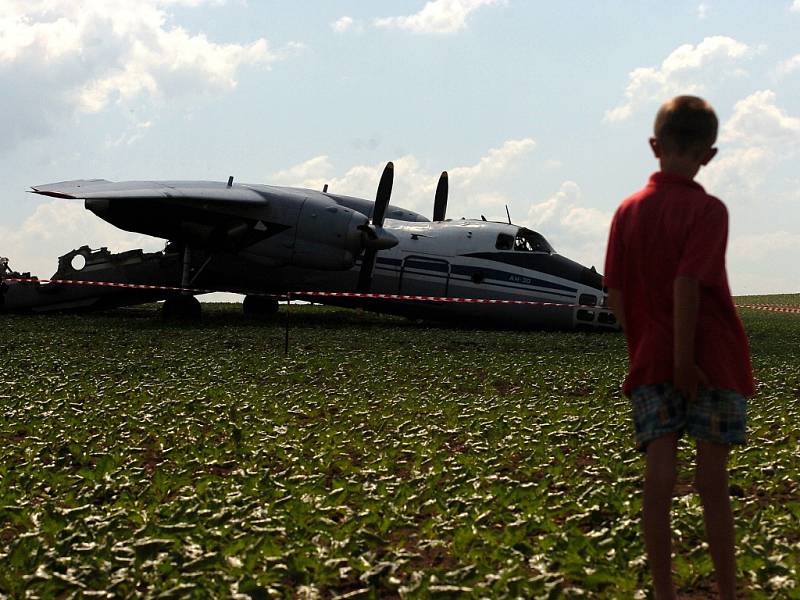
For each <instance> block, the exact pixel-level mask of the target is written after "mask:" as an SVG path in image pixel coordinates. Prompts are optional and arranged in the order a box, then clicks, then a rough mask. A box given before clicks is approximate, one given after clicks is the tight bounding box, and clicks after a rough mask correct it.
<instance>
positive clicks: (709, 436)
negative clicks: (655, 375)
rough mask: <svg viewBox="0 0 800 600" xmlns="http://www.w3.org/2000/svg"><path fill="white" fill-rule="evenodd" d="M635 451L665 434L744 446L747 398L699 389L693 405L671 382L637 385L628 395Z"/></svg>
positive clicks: (725, 391)
mask: <svg viewBox="0 0 800 600" xmlns="http://www.w3.org/2000/svg"><path fill="white" fill-rule="evenodd" d="M631 404H632V405H633V423H634V425H635V427H636V448H637V449H638V450H641V451H643V452H644V451H645V450H646V449H647V444H648V443H649V442H651V441H653V440H654V439H656V438H659V437H661V436H662V435H665V434H667V433H678V436H680V435H682V434H683V432H684V431H686V432H688V433H689V435H691V436H692V437H693V438H695V439H697V440H708V441H710V442H717V443H720V444H744V442H745V426H746V424H747V398H745V397H744V396H742V395H741V394H740V393H738V392H734V391H731V390H706V389H702V388H701V389H699V390H698V391H697V398H696V399H695V401H694V402H687V401H686V399H685V398H684V397H683V396H682V395H681V394H680V393H679V392H678V391H677V390H675V388H674V387H672V384H671V383H658V384H655V385H640V386H638V387H636V388H634V389H633V392H632V393H631Z"/></svg>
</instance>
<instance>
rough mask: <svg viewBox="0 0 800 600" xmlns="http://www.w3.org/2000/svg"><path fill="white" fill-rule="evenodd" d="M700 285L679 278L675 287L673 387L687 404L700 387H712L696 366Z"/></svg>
mask: <svg viewBox="0 0 800 600" xmlns="http://www.w3.org/2000/svg"><path fill="white" fill-rule="evenodd" d="M699 304H700V284H699V282H698V281H697V279H693V278H691V277H684V276H678V277H676V278H675V283H674V284H673V319H674V322H673V331H674V335H675V342H674V344H675V345H674V348H673V350H674V353H673V361H674V365H673V366H674V371H673V382H672V383H673V385H674V386H675V389H676V390H678V391H679V392H680V393H681V394H683V396H684V397H685V398H686V399H687V400H694V399H695V398H696V397H697V385H698V383H702V384H703V385H706V386H707V385H708V380H707V379H706V376H705V374H704V373H703V372H702V371H701V370H700V369H699V368H698V366H697V363H696V362H695V355H694V341H695V331H696V330H697V310H698V306H699Z"/></svg>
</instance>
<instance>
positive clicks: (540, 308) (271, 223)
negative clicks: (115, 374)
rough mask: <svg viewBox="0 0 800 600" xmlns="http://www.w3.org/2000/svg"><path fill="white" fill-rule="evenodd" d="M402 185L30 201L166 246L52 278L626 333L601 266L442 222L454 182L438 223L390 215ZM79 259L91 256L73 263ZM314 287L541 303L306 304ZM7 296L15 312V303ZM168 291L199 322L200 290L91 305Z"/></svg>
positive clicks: (264, 308)
mask: <svg viewBox="0 0 800 600" xmlns="http://www.w3.org/2000/svg"><path fill="white" fill-rule="evenodd" d="M393 180H394V166H393V164H392V163H391V162H390V163H388V164H387V165H386V167H385V169H384V170H383V173H382V175H381V178H380V182H379V184H378V189H377V193H376V198H375V201H374V202H372V201H370V200H366V199H362V198H355V197H352V196H345V195H340V194H335V193H331V192H328V186H327V185H326V186H324V188H323V190H322V191H317V190H310V189H303V188H292V187H279V186H271V185H263V184H243V183H234V181H233V177H229V178H228V181H227V183H226V182H214V181H125V182H111V181H107V180H103V179H92V180H75V181H65V182H60V183H51V184H45V185H36V186H33V187H32V189H31V191H32V192H33V193H36V194H40V195H44V196H51V197H56V198H64V199H82V200H83V201H84V206H85V208H86V209H87V210H89V211H91V212H92V213H94V214H95V215H97V216H98V217H99V218H101V219H103V220H105V221H107V222H109V223H111V224H112V225H114V226H116V227H118V228H120V229H123V230H125V231H131V232H137V233H142V234H146V235H150V236H154V237H159V238H163V239H165V240H167V245H166V248H165V250H164V251H163V252H160V253H154V254H150V255H146V254H143V253H142V252H141V251H129V252H128V253H123V255H110V253H108V252H107V251H105V249H103V251H102V252H105V253H104V254H103V253H102V252H101V253H99V254H98V253H97V252H92V251H91V250H90V249H89V248H88V247H84V248H81V249H78V250H76V251H73V252H72V253H70V254H68V255H65V256H63V257H61V260H60V263H59V271H58V272H57V274H56V275H59V274H61V275H62V277H60V278H62V279H69V278H75V279H93V278H94V279H95V280H98V279H97V278H98V277H101V275H103V276H104V277H105V278H106V279H108V280H117V281H119V280H120V277H123V276H122V275H120V273H122V272H123V266H122V265H129V267H126V268H129V271H128V272H127V275H125V276H124V277H123V280H126V281H131V280H134V281H136V282H137V283H144V284H156V285H162V286H175V287H180V288H181V289H183V290H189V289H192V290H194V289H203V290H219V291H239V292H242V293H245V294H246V296H245V298H244V302H243V309H244V312H245V313H246V314H248V315H253V316H262V317H266V316H268V315H270V314H273V313H274V312H276V311H277V308H278V301H277V299H276V297H273V296H267V295H265V294H274V295H276V296H278V295H285V294H286V293H287V292H291V294H292V295H291V297H292V298H293V299H298V300H299V299H308V300H312V301H313V302H316V303H321V304H332V305H338V306H347V307H360V308H363V309H366V310H371V311H376V312H381V313H389V314H398V315H404V316H407V317H410V318H415V319H425V320H455V321H457V322H459V323H461V324H467V325H476V326H486V325H490V326H491V325H500V326H512V327H515V328H518V327H519V328H536V329H560V330H570V329H583V330H617V329H618V325H617V323H616V321H615V319H614V316H613V314H612V313H611V312H610V311H609V310H608V308H607V301H606V294H605V292H604V290H603V284H602V277H601V275H600V274H599V273H597V272H596V271H595V269H594V267H592V268H591V269H589V268H586V267H584V266H582V265H580V264H579V263H576V262H574V261H572V260H569V259H568V258H566V257H564V256H561V255H559V254H558V253H557V252H556V251H555V250H554V249H553V247H552V246H551V245H550V244H549V243H548V242H547V240H546V239H545V238H544V237H543V236H542V235H541V234H539V233H537V232H535V231H532V230H530V229H527V228H525V227H520V226H517V225H513V224H511V219H510V217H509V220H508V223H500V222H492V221H487V220H486V219H485V218H483V217H482V218H481V219H480V220H477V219H460V220H450V219H446V207H447V196H448V175H447V172H443V173H442V175H441V176H440V179H439V183H438V185H437V189H436V194H435V198H434V210H433V219H432V220H429V219H427V218H426V217H425V216H423V215H421V214H419V213H416V212H413V211H410V210H407V209H404V208H401V207H397V206H393V205H390V198H391V190H392V184H393ZM136 252H138V254H136V255H133V254H131V253H136ZM76 257H77V258H80V259H82V260H80V261H77V264H76V261H75V260H74V259H75V258H76ZM118 257H123V258H118ZM130 265H133V266H130ZM130 269H133V270H130ZM82 270H83V271H86V272H84V273H81V271H82ZM89 271H91V272H92V273H89ZM131 273H133V275H131ZM65 274H67V275H70V277H63V275H65ZM115 277H116V279H115ZM56 278H58V277H54V279H56ZM46 285H49V284H41V285H38V288H45V286H46ZM51 285H58V284H51ZM6 287H7V288H8V287H9V286H6ZM38 288H37V289H38ZM58 289H59V290H60V291H61V292H62V293H63V294H66V295H69V294H70V293H71V294H72V295H73V296H75V297H78V296H81V294H80V293H79V292H75V291H74V290H72V291H71V292H70V291H67V290H64V288H63V287H62V288H58ZM315 291H317V292H319V291H323V292H359V293H362V294H367V293H371V294H399V295H414V296H434V297H441V298H467V299H473V300H475V299H486V300H512V301H513V300H522V301H527V302H531V303H532V304H526V305H518V304H494V303H478V302H449V301H419V300H396V299H381V298H374V297H367V298H364V297H330V296H322V297H320V296H310V295H305V296H304V293H309V292H315ZM8 292H9V290H8V289H7V290H6V296H7V297H6V307H7V308H9V307H13V306H14V305H15V304H14V301H13V298H11V297H10V296H9V295H8ZM103 294H105V295H103ZM159 294H160V298H161V299H164V304H163V308H162V312H163V314H164V316H168V317H194V318H196V317H199V315H200V312H201V307H200V303H199V302H198V301H197V299H196V298H195V295H194V292H192V291H188V292H187V291H183V292H170V291H166V292H164V291H161V292H158V291H152V290H151V291H150V292H146V291H139V292H138V293H137V292H131V293H129V294H126V293H125V290H113V289H112V290H102V292H96V293H95V294H94V296H95V297H96V298H100V297H102V300H104V301H101V302H99V303H97V304H96V307H107V306H109V305H125V304H135V303H140V302H144V301H148V300H153V299H156V298H159ZM39 295H41V294H39ZM51 295H52V294H51ZM83 295H84V296H87V297H89V296H92V294H89V293H84V294H83ZM54 296H55V299H54V300H53V301H51V302H50V304H49V305H48V306H62V307H65V308H69V307H71V306H89V305H91V306H92V307H95V304H93V303H92V302H89V303H87V302H83V304H81V301H80V299H79V301H77V303H76V302H73V303H72V304H70V301H66V300H65V301H64V302H62V303H61V304H60V305H59V303H58V301H57V297H58V294H55V295H54ZM82 297H83V296H81V298H82ZM96 298H95V299H96ZM26 302H27V303H28V304H29V305H31V306H32V305H34V304H36V301H31V300H30V299H29V300H25V301H22V302H21V303H20V302H18V303H17V304H19V305H25V304H26ZM40 304H41V303H40ZM45 304H46V303H45ZM45 304H41V305H42V306H45Z"/></svg>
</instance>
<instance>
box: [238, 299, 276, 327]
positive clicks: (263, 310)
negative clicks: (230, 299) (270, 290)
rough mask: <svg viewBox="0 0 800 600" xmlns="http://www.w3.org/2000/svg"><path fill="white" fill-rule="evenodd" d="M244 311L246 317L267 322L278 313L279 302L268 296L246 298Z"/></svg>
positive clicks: (243, 306) (243, 305)
mask: <svg viewBox="0 0 800 600" xmlns="http://www.w3.org/2000/svg"><path fill="white" fill-rule="evenodd" d="M242 310H243V311H244V314H245V316H246V317H249V318H251V319H258V320H260V321H267V320H269V319H271V318H272V317H273V316H274V315H275V314H276V313H277V312H278V300H277V299H276V298H269V297H266V296H245V297H244V302H243V303H242Z"/></svg>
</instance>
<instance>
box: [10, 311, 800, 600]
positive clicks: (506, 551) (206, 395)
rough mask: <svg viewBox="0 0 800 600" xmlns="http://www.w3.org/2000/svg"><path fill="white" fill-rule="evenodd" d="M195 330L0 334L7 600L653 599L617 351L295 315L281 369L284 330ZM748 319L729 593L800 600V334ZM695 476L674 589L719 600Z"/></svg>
mask: <svg viewBox="0 0 800 600" xmlns="http://www.w3.org/2000/svg"><path fill="white" fill-rule="evenodd" d="M741 301H742V303H748V302H751V301H752V302H756V301H764V299H763V298H761V299H758V300H754V299H752V298H743V299H741ZM767 301H772V302H777V300H776V299H775V298H774V297H773V298H768V299H767ZM781 303H783V304H795V305H798V304H800V296H796V295H795V296H784V297H782V298H781ZM205 310H206V313H205V316H204V319H203V321H202V322H201V323H199V324H193V325H174V324H165V323H163V322H161V320H160V319H159V318H158V317H157V313H156V309H155V307H143V308H140V309H130V310H117V311H110V312H107V313H103V314H99V315H94V316H60V317H57V316H37V317H18V316H8V315H6V316H0V335H1V336H2V337H0V340H1V341H0V411H1V414H2V416H1V417H0V453H2V456H1V457H0V597H9V598H34V597H40V598H50V597H57V598H71V597H131V596H136V597H163V598H169V597H186V596H189V597H239V598H306V599H312V598H334V597H346V598H387V597H404V598H428V597H439V598H473V597H475V598H477V597H489V598H516V597H522V598H577V597H588V598H646V597H648V593H647V592H646V591H643V590H646V589H647V588H648V587H649V576H648V574H647V569H646V563H645V558H644V548H643V544H642V540H641V535H640V517H639V514H640V509H641V500H640V492H641V487H642V482H641V473H642V468H643V464H642V458H641V456H640V455H639V454H638V453H637V452H636V451H635V450H634V448H633V443H632V425H631V423H630V418H629V407H628V402H627V399H626V398H625V397H624V396H622V395H621V392H620V384H621V381H622V378H623V375H624V372H625V368H626V356H625V347H624V339H623V337H622V336H621V335H618V334H586V333H557V334H554V333H538V332H522V333H520V332H512V331H499V332H498V331H486V330H477V331H475V330H468V329H453V328H445V327H435V326H434V327H431V326H423V325H420V324H417V323H413V322H410V321H406V320H403V319H396V318H390V317H381V316H376V315H370V314H362V313H358V312H350V311H346V310H338V309H327V308H319V307H300V306H297V307H292V309H291V323H292V327H291V332H290V349H289V353H288V355H284V328H283V325H284V322H283V314H281V315H279V318H278V319H277V320H276V321H275V322H273V323H270V324H259V323H253V322H248V321H246V320H245V319H244V318H243V317H242V316H241V315H240V312H239V309H238V307H235V306H232V305H206V306H205ZM284 310H285V308H284V309H282V311H284ZM741 314H742V317H743V319H744V321H745V326H746V328H747V330H748V335H749V337H750V342H751V349H752V353H753V356H754V366H755V372H756V377H757V379H758V382H759V393H758V395H757V397H756V398H754V399H753V400H752V401H751V403H750V407H749V411H750V412H749V416H750V422H749V428H748V431H749V444H748V445H747V446H746V447H745V448H742V449H738V450H735V451H734V452H733V454H732V459H731V471H732V475H731V492H732V495H733V503H734V512H735V518H736V524H737V539H738V550H737V551H738V568H739V571H740V581H741V585H742V588H743V592H745V593H746V594H747V597H749V598H800V583H798V579H800V452H799V451H798V441H799V440H800V434H799V433H798V432H800V354H798V349H800V315H797V314H775V313H769V312H759V311H755V310H749V309H742V311H741ZM692 453H693V446H692V444H691V443H690V442H688V441H684V442H682V446H681V456H682V459H683V465H684V466H683V467H682V469H681V472H680V478H679V484H678V489H677V496H676V498H675V502H674V510H673V514H674V520H673V522H674V526H675V529H676V532H675V536H676V537H675V552H676V559H675V572H676V577H677V580H678V582H679V585H680V587H681V589H682V591H683V593H684V594H686V597H690V598H707V597H708V598H710V597H713V596H712V595H711V590H712V567H711V562H710V559H709V558H708V555H707V550H706V548H707V547H706V544H705V543H704V542H703V538H704V534H703V524H702V511H701V507H700V503H699V499H698V497H697V495H696V494H695V493H694V491H693V489H692V484H691V480H692V472H691V468H690V465H689V461H690V460H691V458H692Z"/></svg>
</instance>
